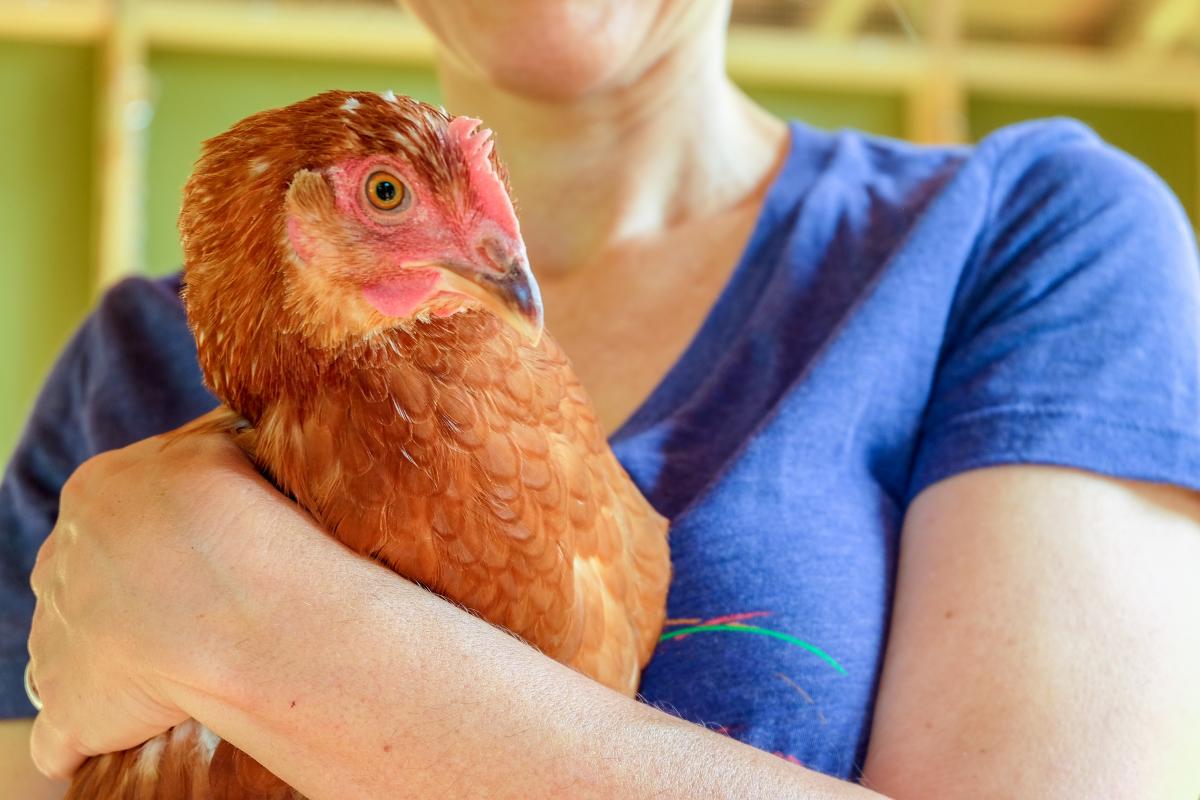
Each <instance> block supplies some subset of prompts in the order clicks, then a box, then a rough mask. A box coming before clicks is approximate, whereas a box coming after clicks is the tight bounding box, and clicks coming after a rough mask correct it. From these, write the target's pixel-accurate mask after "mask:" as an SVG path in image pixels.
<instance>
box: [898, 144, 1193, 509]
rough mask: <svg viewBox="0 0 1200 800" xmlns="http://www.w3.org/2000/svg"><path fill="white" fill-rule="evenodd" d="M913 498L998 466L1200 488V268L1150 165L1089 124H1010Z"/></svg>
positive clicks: (928, 416)
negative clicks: (1060, 469) (941, 482)
mask: <svg viewBox="0 0 1200 800" xmlns="http://www.w3.org/2000/svg"><path fill="white" fill-rule="evenodd" d="M980 147H981V149H984V150H990V151H991V153H990V156H989V157H991V158H993V159H994V162H993V163H994V167H993V176H994V184H993V189H992V195H991V198H990V200H989V209H988V214H989V217H988V218H989V222H988V224H987V225H986V226H985V228H984V230H983V233H982V235H981V236H980V238H979V241H978V243H977V245H976V247H975V251H974V255H973V257H972V263H971V264H969V265H968V267H967V269H966V270H965V271H964V273H963V277H962V280H961V283H960V285H959V287H958V290H957V294H956V296H955V301H954V307H953V309H952V312H951V315H950V321H949V324H948V326H947V332H946V339H945V342H944V344H943V348H942V352H941V355H940V360H939V366H938V371H937V375H936V378H935V381H934V385H933V389H932V393H931V396H930V400H929V404H928V406H927V408H926V411H925V415H924V419H923V425H922V433H921V438H920V443H919V445H918V449H917V452H916V454H915V458H914V463H913V470H912V473H911V479H910V485H909V492H908V497H909V498H910V499H911V498H912V497H915V496H916V495H917V494H918V493H919V492H920V491H921V490H922V489H924V488H925V487H927V486H929V485H930V484H932V483H935V482H937V481H939V480H942V479H944V478H947V477H949V476H951V475H954V474H956V473H959V472H963V471H966V470H970V469H975V468H978V467H985V466H992V465H998V464H1014V463H1029V464H1049V465H1058V466H1066V467H1075V468H1079V469H1084V470H1089V471H1093V472H1096V473H1100V474H1103V475H1108V476H1112V477H1117V478H1128V479H1137V480H1145V481H1155V482H1163V483H1171V484H1177V485H1180V486H1184V487H1188V488H1192V489H1200V265H1198V261H1197V253H1196V243H1195V238H1194V235H1193V233H1192V230H1191V228H1190V226H1189V225H1188V222H1187V219H1186V217H1185V215H1184V213H1183V211H1182V209H1181V208H1180V206H1179V203H1178V202H1177V200H1176V199H1175V198H1174V196H1173V195H1172V194H1171V192H1170V190H1168V189H1167V188H1166V186H1165V185H1164V184H1163V183H1162V181H1161V180H1160V179H1159V178H1158V177H1157V176H1155V175H1154V174H1153V173H1152V172H1151V171H1150V170H1148V169H1147V168H1146V167H1144V166H1142V165H1141V164H1140V163H1138V162H1136V161H1135V160H1133V159H1132V158H1130V157H1129V156H1126V155H1125V154H1123V153H1121V152H1119V151H1117V150H1115V149H1113V148H1111V147H1109V146H1108V145H1106V144H1104V143H1103V142H1102V141H1100V140H1099V139H1098V138H1097V137H1096V136H1095V135H1094V134H1092V133H1091V132H1090V131H1088V130H1087V129H1086V128H1084V127H1083V126H1081V125H1078V124H1075V123H1068V122H1063V121H1057V122H1051V123H1041V124H1037V125H1028V126H1022V127H1020V128H1018V129H1010V130H1009V131H1006V132H1004V133H1002V134H1000V135H998V136H997V137H994V138H993V139H992V140H990V141H986V142H984V143H983V144H982V145H981V146H980Z"/></svg>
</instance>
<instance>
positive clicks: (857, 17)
mask: <svg viewBox="0 0 1200 800" xmlns="http://www.w3.org/2000/svg"><path fill="white" fill-rule="evenodd" d="M876 2H877V0H825V2H824V3H822V4H821V7H820V8H819V9H818V10H817V13H816V18H815V19H814V20H813V22H812V25H811V28H812V31H813V33H815V34H816V35H817V36H820V37H823V38H826V39H848V38H850V37H851V36H853V35H854V33H855V32H856V31H857V30H858V29H859V28H861V27H862V25H863V23H864V22H866V21H867V15H868V14H870V13H871V10H872V9H874V8H875V4H876Z"/></svg>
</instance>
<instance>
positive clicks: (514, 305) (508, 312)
mask: <svg viewBox="0 0 1200 800" xmlns="http://www.w3.org/2000/svg"><path fill="white" fill-rule="evenodd" d="M488 260H489V261H491V262H492V263H490V264H489V265H488V266H487V267H484V268H481V267H480V266H478V265H475V264H443V265H442V266H443V268H444V269H445V270H446V272H447V278H448V279H449V280H448V282H449V283H451V284H452V285H453V288H454V289H455V290H456V291H459V292H461V293H462V294H465V295H468V296H470V297H474V298H475V299H476V300H478V301H479V302H480V303H482V304H483V306H484V307H485V308H487V309H488V310H489V311H491V312H492V313H493V314H495V315H496V316H498V317H499V318H500V319H502V320H504V322H506V323H507V324H508V325H509V327H511V328H513V329H514V330H515V331H517V333H519V334H521V335H522V336H523V337H525V339H526V340H528V341H529V343H530V344H534V345H536V344H537V343H538V342H539V341H541V338H542V328H543V325H544V320H543V316H542V293H541V290H540V289H538V285H537V281H536V280H534V277H533V273H532V272H531V271H530V269H529V264H528V263H527V261H526V259H525V257H524V254H523V253H521V254H517V255H514V256H513V257H511V258H506V259H504V261H505V262H507V263H506V264H505V265H504V267H503V269H497V266H499V265H498V264H496V262H495V261H494V260H492V259H488Z"/></svg>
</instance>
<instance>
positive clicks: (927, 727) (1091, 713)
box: [865, 466, 1200, 800]
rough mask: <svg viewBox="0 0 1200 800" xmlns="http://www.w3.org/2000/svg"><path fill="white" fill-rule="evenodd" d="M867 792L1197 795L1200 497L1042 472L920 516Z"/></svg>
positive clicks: (1028, 470) (941, 489) (934, 499)
mask: <svg viewBox="0 0 1200 800" xmlns="http://www.w3.org/2000/svg"><path fill="white" fill-rule="evenodd" d="M892 620H893V621H892V630H891V635H890V641H889V643H888V650H887V658H886V662H885V667H884V674H883V680H882V685H881V687H880V693H879V701H878V706H877V708H876V714H875V720H874V729H873V732H872V738H871V747H870V752H869V756H868V759H867V766H866V770H865V773H866V776H867V778H868V779H869V780H870V785H872V786H873V787H875V788H877V789H879V790H880V791H882V792H887V793H889V794H890V795H892V796H894V797H896V798H926V797H937V798H945V800H953V799H954V798H959V797H962V798H967V797H970V798H977V797H987V798H994V800H1004V798H1028V797H1037V798H1045V800H1054V799H1055V798H1063V799H1064V800H1076V798H1083V797H1130V798H1134V797H1137V798H1180V799H1181V800H1195V798H1196V796H1197V794H1198V793H1200V758H1198V757H1197V754H1200V497H1197V495H1195V494H1193V493H1190V492H1187V491H1184V490H1182V489H1177V488H1173V487H1170V486H1161V485H1152V484H1144V483H1134V482H1129V481H1117V480H1112V479H1107V478H1101V477H1099V476H1096V475H1093V474H1089V473H1084V472H1076V471H1073V470H1066V469H1052V468H1039V467H1030V466H1020V467H1004V468H991V469H985V470H979V471H976V472H969V473H965V474H963V475H960V476H958V477H955V478H951V479H949V480H947V481H944V482H942V483H940V484H936V485H934V486H933V487H931V488H930V489H928V490H926V491H925V492H923V493H922V494H921V495H920V496H919V497H918V498H917V499H916V501H914V503H913V505H912V507H911V508H910V510H909V513H908V516H907V518H906V521H905V526H904V532H903V536H902V539H901V555H900V567H899V575H898V579H897V590H896V606H895V611H894V616H893V618H892Z"/></svg>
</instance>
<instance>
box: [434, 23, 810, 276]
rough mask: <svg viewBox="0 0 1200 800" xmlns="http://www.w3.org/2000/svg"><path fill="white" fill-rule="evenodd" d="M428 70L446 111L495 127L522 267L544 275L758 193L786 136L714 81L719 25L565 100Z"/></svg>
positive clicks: (720, 67)
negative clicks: (437, 81)
mask: <svg viewBox="0 0 1200 800" xmlns="http://www.w3.org/2000/svg"><path fill="white" fill-rule="evenodd" d="M715 22H718V23H719V22H723V21H722V20H715ZM440 76H441V81H442V89H443V92H444V95H445V98H446V103H447V106H449V108H450V109H451V111H452V112H453V113H463V114H470V115H472V116H478V117H480V118H482V119H483V120H485V123H486V124H487V125H488V126H489V127H490V128H492V129H493V130H495V131H496V133H497V139H498V143H499V148H500V155H501V156H502V158H503V159H504V161H505V163H506V164H507V166H508V170H509V174H510V178H511V181H512V186H513V194H514V196H515V198H516V200H517V203H518V210H519V213H520V217H521V228H522V233H523V235H524V238H525V243H526V246H527V248H528V251H529V256H530V262H531V263H532V264H533V265H534V268H535V269H537V270H538V272H539V274H542V275H546V276H549V275H551V274H554V273H562V272H565V271H570V270H574V269H577V268H581V267H587V266H588V265H590V264H594V263H599V262H602V261H603V259H604V256H605V253H606V251H608V250H609V249H610V248H612V247H614V246H616V245H619V244H621V243H623V242H628V241H630V240H633V239H637V238H639V237H648V236H649V237H652V236H654V235H655V234H656V233H660V232H662V231H664V230H666V229H669V228H672V227H675V226H677V225H679V224H681V223H684V222H687V221H691V220H696V219H698V218H703V217H705V216H708V215H714V214H719V213H721V212H724V211H727V210H729V209H732V208H734V207H737V206H738V205H739V204H741V203H742V202H743V201H745V200H746V199H747V198H751V197H754V196H756V195H757V194H758V190H759V189H761V187H762V184H763V183H764V181H765V180H766V179H767V178H768V176H769V175H770V174H771V172H772V170H773V167H774V166H775V165H776V164H777V163H778V161H779V157H780V154H781V151H782V148H783V147H784V142H785V141H786V138H787V130H786V127H785V126H784V125H783V123H781V122H780V121H778V120H776V119H775V118H773V117H771V116H769V115H768V114H766V113H765V112H763V111H762V110H760V109H759V108H758V107H757V106H755V105H754V104H753V103H751V102H750V101H749V100H748V99H746V98H745V97H744V96H743V95H742V94H741V93H740V92H739V91H738V90H737V88H736V87H734V86H733V85H732V83H731V82H730V81H729V80H728V78H727V77H726V75H725V71H724V27H723V25H717V24H713V25H710V26H709V28H708V29H706V30H705V31H704V34H703V35H702V36H695V37H692V38H691V39H689V40H687V41H686V42H685V43H684V44H681V45H680V46H678V47H676V48H674V49H672V50H670V51H669V52H668V53H667V55H666V56H665V57H664V58H662V59H661V60H660V61H659V62H657V63H656V64H654V65H653V66H651V67H650V68H649V69H648V70H646V71H645V72H644V73H643V74H642V75H640V76H637V77H636V79H634V80H629V81H626V82H623V83H621V84H620V85H615V86H612V87H609V88H605V89H603V90H599V91H596V92H593V93H589V94H587V95H585V96H582V97H579V98H574V99H571V100H565V101H550V100H541V99H533V98H529V97H523V96H520V95H516V94H513V93H510V92H506V91H504V90H503V89H500V88H499V87H497V86H495V85H494V84H492V83H490V82H488V81H486V80H484V79H482V78H480V77H479V76H478V75H476V74H471V71H470V70H468V69H466V68H463V67H461V66H460V65H457V64H456V63H454V61H453V59H451V58H448V57H443V58H441V59H440Z"/></svg>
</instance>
